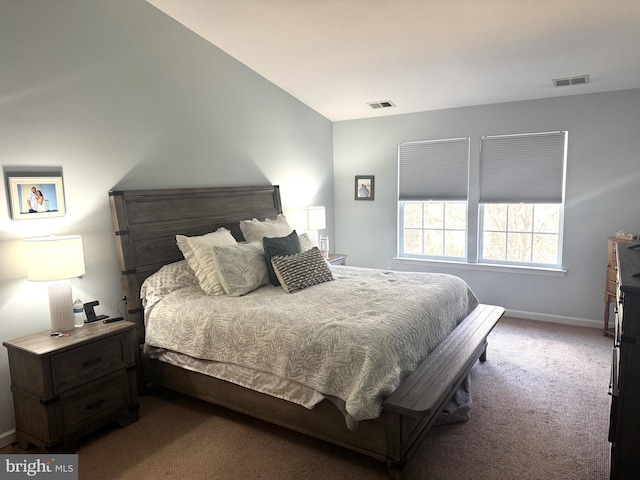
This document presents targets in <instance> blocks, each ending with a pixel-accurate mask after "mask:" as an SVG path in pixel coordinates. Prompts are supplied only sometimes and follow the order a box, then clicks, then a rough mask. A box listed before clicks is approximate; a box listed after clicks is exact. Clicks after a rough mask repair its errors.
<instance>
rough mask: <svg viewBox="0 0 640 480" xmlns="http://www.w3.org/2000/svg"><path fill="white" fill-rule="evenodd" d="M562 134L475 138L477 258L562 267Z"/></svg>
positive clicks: (563, 147) (563, 159)
mask: <svg viewBox="0 0 640 480" xmlns="http://www.w3.org/2000/svg"><path fill="white" fill-rule="evenodd" d="M566 137H567V134H566V132H550V133H537V134H526V135H502V136H493V137H482V138H481V139H480V178H479V180H480V198H479V210H480V214H479V218H480V223H481V229H480V236H479V238H480V248H479V249H478V252H479V255H478V257H479V258H478V260H479V261H481V262H489V263H507V264H516V265H530V266H549V267H560V266H561V264H562V260H561V245H562V223H563V222H562V218H563V211H564V208H563V206H564V205H563V202H564V171H565V158H566Z"/></svg>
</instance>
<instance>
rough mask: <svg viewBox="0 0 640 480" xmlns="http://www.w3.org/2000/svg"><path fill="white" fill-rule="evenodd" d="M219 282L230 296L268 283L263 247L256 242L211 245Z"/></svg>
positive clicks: (236, 295) (242, 293) (245, 292)
mask: <svg viewBox="0 0 640 480" xmlns="http://www.w3.org/2000/svg"><path fill="white" fill-rule="evenodd" d="M213 259H214V263H215V265H216V269H217V271H218V277H219V279H220V283H221V284H222V287H223V288H224V291H225V293H226V294H227V295H229V296H230V297H239V296H241V295H245V294H247V293H249V292H252V291H253V290H255V289H256V288H258V287H261V286H262V285H266V284H268V283H269V273H268V272H267V263H266V262H265V258H264V249H263V248H262V245H261V244H260V243H258V242H252V243H238V244H236V245H224V246H217V247H213Z"/></svg>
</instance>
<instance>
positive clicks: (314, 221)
mask: <svg viewBox="0 0 640 480" xmlns="http://www.w3.org/2000/svg"><path fill="white" fill-rule="evenodd" d="M301 210H302V213H303V215H302V218H301V219H300V220H301V226H300V229H301V230H324V229H325V228H327V219H326V216H325V212H324V207H303V208H301Z"/></svg>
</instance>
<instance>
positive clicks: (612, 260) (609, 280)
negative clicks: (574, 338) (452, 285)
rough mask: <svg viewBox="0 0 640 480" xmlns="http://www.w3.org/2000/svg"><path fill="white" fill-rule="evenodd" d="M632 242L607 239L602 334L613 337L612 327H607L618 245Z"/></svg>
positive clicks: (614, 285) (613, 291)
mask: <svg viewBox="0 0 640 480" xmlns="http://www.w3.org/2000/svg"><path fill="white" fill-rule="evenodd" d="M632 243H633V240H624V239H621V238H615V237H607V267H606V268H607V271H606V281H605V286H604V292H603V293H604V326H603V329H602V331H603V333H604V334H605V335H609V336H611V337H612V336H613V333H614V332H613V330H614V329H613V326H611V327H610V326H609V319H610V311H611V304H614V305H615V303H616V283H617V276H618V266H617V255H616V252H617V251H618V244H620V245H628V244H632Z"/></svg>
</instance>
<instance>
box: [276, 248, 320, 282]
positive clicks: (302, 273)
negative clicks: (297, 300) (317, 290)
mask: <svg viewBox="0 0 640 480" xmlns="http://www.w3.org/2000/svg"><path fill="white" fill-rule="evenodd" d="M271 263H273V270H274V271H275V272H276V275H277V277H278V280H280V284H281V285H282V288H283V289H284V291H285V292H287V293H293V292H297V291H298V290H302V289H303V288H307V287H310V286H312V285H317V284H319V283H323V282H330V281H331V280H333V275H331V270H330V269H329V266H328V265H327V262H326V260H325V259H324V257H323V256H322V253H320V250H318V247H313V248H312V249H311V250H307V251H306V252H302V253H298V254H296V255H289V256H286V257H273V258H272V259H271Z"/></svg>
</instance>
